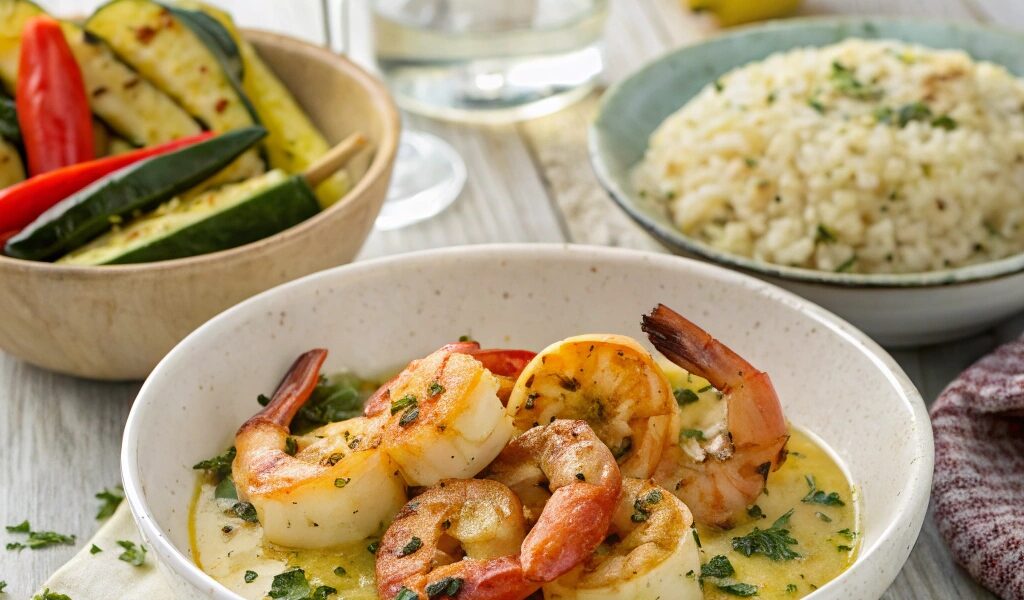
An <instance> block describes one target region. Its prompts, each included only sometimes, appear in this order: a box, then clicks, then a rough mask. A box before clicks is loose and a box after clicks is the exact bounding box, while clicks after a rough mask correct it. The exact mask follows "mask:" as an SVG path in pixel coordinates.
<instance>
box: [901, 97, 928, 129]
mask: <svg viewBox="0 0 1024 600" xmlns="http://www.w3.org/2000/svg"><path fill="white" fill-rule="evenodd" d="M931 118H932V109H930V108H928V105H927V104H924V103H922V102H911V103H909V104H904V105H903V106H901V107H900V108H899V109H898V110H897V111H896V124H897V125H899V126H900V127H906V126H907V125H908V124H909V123H910V122H911V121H928V120H931Z"/></svg>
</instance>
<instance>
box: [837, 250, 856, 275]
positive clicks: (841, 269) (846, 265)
mask: <svg viewBox="0 0 1024 600" xmlns="http://www.w3.org/2000/svg"><path fill="white" fill-rule="evenodd" d="M856 262H857V255H856V254H854V255H853V256H851V257H850V258H848V259H846V260H845V261H843V262H842V263H841V264H840V265H839V266H838V267H836V273H845V272H847V271H849V270H850V269H851V268H852V267H853V265H854V263H856Z"/></svg>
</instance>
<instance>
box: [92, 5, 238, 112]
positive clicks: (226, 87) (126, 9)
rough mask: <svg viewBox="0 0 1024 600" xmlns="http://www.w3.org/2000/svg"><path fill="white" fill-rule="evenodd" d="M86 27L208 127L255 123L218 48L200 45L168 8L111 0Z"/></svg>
mask: <svg viewBox="0 0 1024 600" xmlns="http://www.w3.org/2000/svg"><path fill="white" fill-rule="evenodd" d="M85 29H86V31H88V32H89V33H91V34H93V35H96V36H98V37H100V38H102V39H103V40H104V41H106V42H107V44H109V45H110V47H111V48H113V50H114V52H115V53H116V54H117V55H118V56H119V57H120V58H121V60H123V61H124V62H126V63H128V64H129V65H131V67H132V68H134V69H135V70H136V71H138V72H139V73H140V74H141V75H142V76H143V77H145V78H146V79H148V80H149V81H151V82H152V83H153V84H154V85H156V86H157V87H158V88H160V89H161V90H163V91H164V92H165V93H167V94H168V95H170V96H171V98H173V99H174V100H175V101H176V102H177V103H178V104H179V105H181V106H182V107H184V108H185V110H186V111H188V112H189V114H191V115H192V116H193V117H195V118H197V119H199V120H200V121H201V122H202V123H204V124H205V125H206V126H207V127H208V128H209V129H212V130H214V131H218V132H223V131H230V130H232V129H238V128H241V127H247V126H250V125H254V124H258V120H257V118H256V115H255V111H253V110H252V109H251V105H250V104H249V101H248V99H247V98H246V97H245V95H244V94H243V93H242V91H241V89H240V87H239V86H238V84H237V83H236V82H235V80H234V78H233V77H232V75H231V73H229V72H228V71H227V70H225V68H224V66H223V60H222V59H221V58H220V57H218V48H211V47H208V46H207V45H206V44H204V43H203V41H202V39H201V38H200V37H199V36H198V35H196V33H195V32H194V31H193V30H192V28H191V27H189V26H188V24H187V23H185V22H183V21H182V20H181V19H180V18H178V17H177V16H175V14H174V12H173V11H172V10H171V9H169V8H166V7H164V6H162V5H160V4H158V3H156V2H152V1H151V0H114V1H113V2H110V3H109V4H105V5H103V6H101V7H100V8H99V9H98V10H97V11H96V12H95V13H93V15H92V16H91V17H89V19H88V20H87V21H86V22H85Z"/></svg>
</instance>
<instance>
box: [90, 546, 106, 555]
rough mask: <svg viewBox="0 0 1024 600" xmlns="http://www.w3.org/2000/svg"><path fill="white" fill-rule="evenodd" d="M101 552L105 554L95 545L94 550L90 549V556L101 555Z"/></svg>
mask: <svg viewBox="0 0 1024 600" xmlns="http://www.w3.org/2000/svg"><path fill="white" fill-rule="evenodd" d="M100 552H103V548H100V547H99V546H97V545H96V544H93V545H92V548H89V554H99V553H100Z"/></svg>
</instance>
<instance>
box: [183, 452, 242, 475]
mask: <svg viewBox="0 0 1024 600" xmlns="http://www.w3.org/2000/svg"><path fill="white" fill-rule="evenodd" d="M233 460H235V447H234V446H232V447H230V448H228V449H227V450H225V451H224V453H223V454H219V455H217V456H214V457H213V458H208V459H206V460H203V461H200V462H197V463H196V464H194V465H192V468H193V469H196V470H202V471H206V472H208V473H209V474H210V475H213V476H214V477H215V478H217V479H223V478H225V477H227V476H228V475H230V474H231V462H232V461H233Z"/></svg>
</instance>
